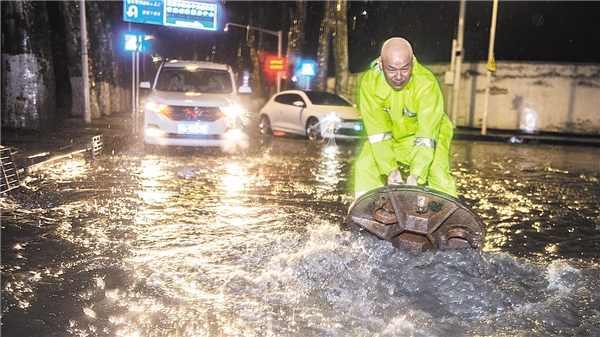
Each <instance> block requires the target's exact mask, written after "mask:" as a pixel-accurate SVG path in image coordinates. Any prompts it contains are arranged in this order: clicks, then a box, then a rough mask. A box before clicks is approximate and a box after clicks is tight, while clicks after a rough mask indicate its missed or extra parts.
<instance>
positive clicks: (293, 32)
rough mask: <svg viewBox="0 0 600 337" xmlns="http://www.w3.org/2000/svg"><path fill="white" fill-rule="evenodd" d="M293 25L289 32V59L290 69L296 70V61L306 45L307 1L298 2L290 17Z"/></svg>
mask: <svg viewBox="0 0 600 337" xmlns="http://www.w3.org/2000/svg"><path fill="white" fill-rule="evenodd" d="M290 19H291V22H292V23H291V25H290V30H289V32H288V45H287V59H288V69H292V71H293V70H294V69H296V66H297V64H296V59H297V57H298V55H300V53H301V51H302V46H303V45H304V26H305V23H306V1H298V2H296V10H295V11H294V12H293V13H292V14H291V15H290Z"/></svg>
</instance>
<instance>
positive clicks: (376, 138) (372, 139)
mask: <svg viewBox="0 0 600 337" xmlns="http://www.w3.org/2000/svg"><path fill="white" fill-rule="evenodd" d="M390 139H392V133H391V132H384V133H378V134H376V135H372V136H369V143H371V144H375V143H379V142H383V141H384V140H390Z"/></svg>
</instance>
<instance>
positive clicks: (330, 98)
mask: <svg viewBox="0 0 600 337" xmlns="http://www.w3.org/2000/svg"><path fill="white" fill-rule="evenodd" d="M305 93H306V96H308V98H309V99H310V101H311V102H312V103H313V104H315V105H335V106H352V103H350V102H348V101H347V100H345V99H343V98H341V97H340V96H338V95H335V94H330V93H328V92H323V91H307V92H305Z"/></svg>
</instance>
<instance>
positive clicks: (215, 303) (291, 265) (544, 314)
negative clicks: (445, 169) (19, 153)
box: [1, 135, 600, 337]
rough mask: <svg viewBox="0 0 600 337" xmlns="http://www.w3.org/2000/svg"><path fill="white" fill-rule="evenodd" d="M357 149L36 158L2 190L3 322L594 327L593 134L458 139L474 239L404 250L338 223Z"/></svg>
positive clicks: (318, 332)
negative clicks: (478, 221) (475, 219)
mask: <svg viewBox="0 0 600 337" xmlns="http://www.w3.org/2000/svg"><path fill="white" fill-rule="evenodd" d="M358 147H359V144H357V143H339V144H337V145H336V144H327V142H325V143H311V142H308V141H307V140H304V139H300V138H281V137H264V136H259V135H252V136H251V141H250V147H249V148H248V149H247V150H246V151H243V152H241V153H236V154H227V153H222V152H221V151H219V150H210V149H178V148H169V149H167V150H150V151H147V150H145V149H144V148H143V147H142V146H141V145H139V144H130V145H123V146H119V147H118V148H117V149H115V151H114V153H110V151H108V153H105V154H103V155H102V156H101V157H100V158H99V159H97V160H96V161H93V162H92V161H89V160H87V161H86V160H85V159H84V158H77V157H75V158H73V159H71V160H67V161H61V162H56V163H53V164H52V165H48V166H47V167H45V168H44V169H40V170H38V171H37V172H35V173H34V174H32V175H30V176H29V177H28V179H27V181H26V186H27V188H19V189H18V190H16V191H13V192H11V195H10V196H9V197H6V198H3V199H2V205H1V206H2V335H3V336H343V337H345V336H549V335H553V336H597V335H600V323H599V322H600V295H599V294H600V201H599V198H598V196H599V195H600V182H599V179H600V161H599V160H598V158H599V156H600V149H598V148H586V147H576V146H549V145H526V144H501V143H491V142H467V141H454V142H453V147H452V152H451V153H452V173H453V174H454V175H455V177H456V179H457V182H458V186H459V195H460V196H461V199H462V200H463V201H464V202H465V203H466V204H468V205H469V206H471V207H472V208H473V209H474V210H475V211H476V212H477V213H479V215H480V216H481V217H482V218H483V220H484V222H485V223H486V225H487V235H486V244H485V248H484V252H483V253H481V254H480V253H478V252H474V251H466V250H464V251H463V250H460V251H458V250H457V251H445V252H428V253H423V254H419V255H411V254H407V253H403V252H399V251H397V250H396V249H395V248H393V247H392V246H391V244H390V243H388V242H384V241H379V240H377V239H374V238H372V237H358V236H353V235H352V234H351V233H350V232H349V231H347V230H345V228H344V226H343V224H344V223H345V220H346V212H347V210H348V207H349V206H350V203H351V202H352V200H353V198H352V197H351V187H350V186H349V181H350V182H351V181H352V179H351V175H352V163H353V160H354V158H355V157H356V155H357V154H358Z"/></svg>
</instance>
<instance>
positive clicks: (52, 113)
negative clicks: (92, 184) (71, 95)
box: [1, 1, 56, 130]
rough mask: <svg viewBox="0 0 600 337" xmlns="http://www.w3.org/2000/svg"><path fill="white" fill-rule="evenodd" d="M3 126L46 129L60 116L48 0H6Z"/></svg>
mask: <svg viewBox="0 0 600 337" xmlns="http://www.w3.org/2000/svg"><path fill="white" fill-rule="evenodd" d="M1 6H2V37H3V38H2V126H6V127H10V128H16V129H31V130H42V129H44V128H46V127H48V126H49V125H52V122H53V121H54V120H55V119H56V102H55V83H54V82H55V81H54V65H53V58H52V51H51V44H50V28H49V22H48V11H47V6H46V2H42V1H2V4H1Z"/></svg>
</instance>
